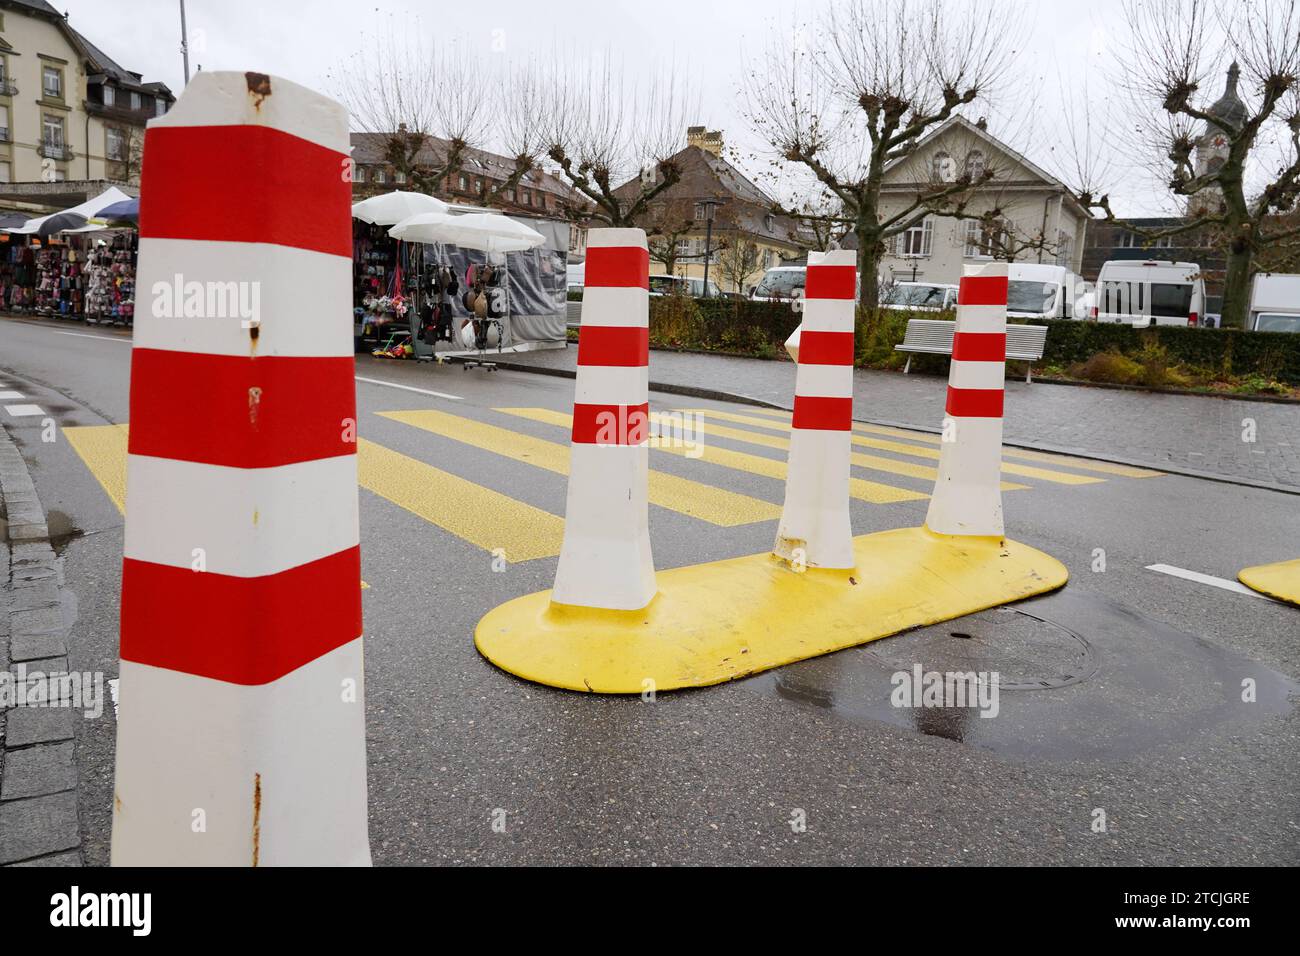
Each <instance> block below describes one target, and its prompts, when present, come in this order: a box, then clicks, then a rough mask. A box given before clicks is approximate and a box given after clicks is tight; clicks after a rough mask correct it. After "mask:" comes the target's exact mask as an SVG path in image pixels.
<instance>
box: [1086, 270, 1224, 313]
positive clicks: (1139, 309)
mask: <svg viewBox="0 0 1300 956" xmlns="http://www.w3.org/2000/svg"><path fill="white" fill-rule="evenodd" d="M1204 310H1205V280H1204V279H1202V278H1201V267H1200V266H1199V265H1197V264H1196V263H1195V262H1169V261H1165V260H1155V259H1152V260H1147V261H1145V262H1142V261H1136V260H1132V259H1119V260H1111V261H1109V262H1107V263H1106V264H1105V265H1103V266H1102V267H1101V272H1100V273H1098V275H1097V302H1096V304H1095V305H1094V306H1093V311H1094V313H1095V314H1096V319H1097V321H1098V322H1115V323H1120V324H1126V325H1131V326H1133V327H1134V328H1139V329H1144V328H1150V327H1151V326H1155V325H1196V324H1198V321H1199V318H1200V316H1201V315H1202V314H1204Z"/></svg>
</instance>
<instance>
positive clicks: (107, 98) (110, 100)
mask: <svg viewBox="0 0 1300 956" xmlns="http://www.w3.org/2000/svg"><path fill="white" fill-rule="evenodd" d="M116 102H117V90H115V89H113V87H111V86H109V85H108V84H105V85H104V105H105V106H113V105H114V104H115V103H116Z"/></svg>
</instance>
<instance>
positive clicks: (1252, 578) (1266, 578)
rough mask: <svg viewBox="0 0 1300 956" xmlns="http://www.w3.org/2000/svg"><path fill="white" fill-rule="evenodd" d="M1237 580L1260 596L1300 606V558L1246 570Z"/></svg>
mask: <svg viewBox="0 0 1300 956" xmlns="http://www.w3.org/2000/svg"><path fill="white" fill-rule="evenodd" d="M1237 578H1238V580H1240V581H1241V583H1242V584H1244V585H1246V587H1248V588H1252V589H1254V590H1256V591H1258V592H1259V593H1260V594H1267V595H1268V596H1269V597H1271V598H1277V599H1278V600H1279V601H1286V602H1287V603H1288V604H1297V605H1300V558H1296V559H1295V560H1294V561H1279V562H1277V564H1261V565H1258V566H1257V567H1253V568H1246V569H1245V570H1244V571H1242V572H1241V573H1240V574H1238V575H1237Z"/></svg>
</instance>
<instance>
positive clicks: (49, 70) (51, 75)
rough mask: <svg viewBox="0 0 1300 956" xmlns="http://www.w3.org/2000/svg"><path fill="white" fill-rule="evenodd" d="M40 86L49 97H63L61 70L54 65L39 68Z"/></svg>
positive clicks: (55, 98)
mask: <svg viewBox="0 0 1300 956" xmlns="http://www.w3.org/2000/svg"><path fill="white" fill-rule="evenodd" d="M41 87H42V89H43V90H44V91H45V95H46V97H48V98H49V99H52V100H61V99H63V71H62V70H60V69H59V68H58V67H54V66H47V67H45V68H44V69H43V70H41Z"/></svg>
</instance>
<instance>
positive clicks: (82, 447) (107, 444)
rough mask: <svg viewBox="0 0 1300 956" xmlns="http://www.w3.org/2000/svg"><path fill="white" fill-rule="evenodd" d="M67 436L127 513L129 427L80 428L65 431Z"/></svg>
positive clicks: (121, 512)
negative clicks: (127, 441)
mask: <svg viewBox="0 0 1300 956" xmlns="http://www.w3.org/2000/svg"><path fill="white" fill-rule="evenodd" d="M63 435H64V437H65V438H67V439H68V444H70V445H71V446H72V450H73V451H75V452H76V453H77V454H78V455H80V456H81V460H82V461H84V462H85V463H86V467H87V468H89V469H90V473H91V474H92V475H94V476H95V480H96V481H98V482H99V486H100V487H101V488H103V489H104V493H105V494H107V495H108V497H109V500H111V501H112V502H113V504H114V505H116V506H117V510H118V513H119V514H126V438H127V429H126V426H125V425H78V426H75V427H70V428H65V429H63Z"/></svg>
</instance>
